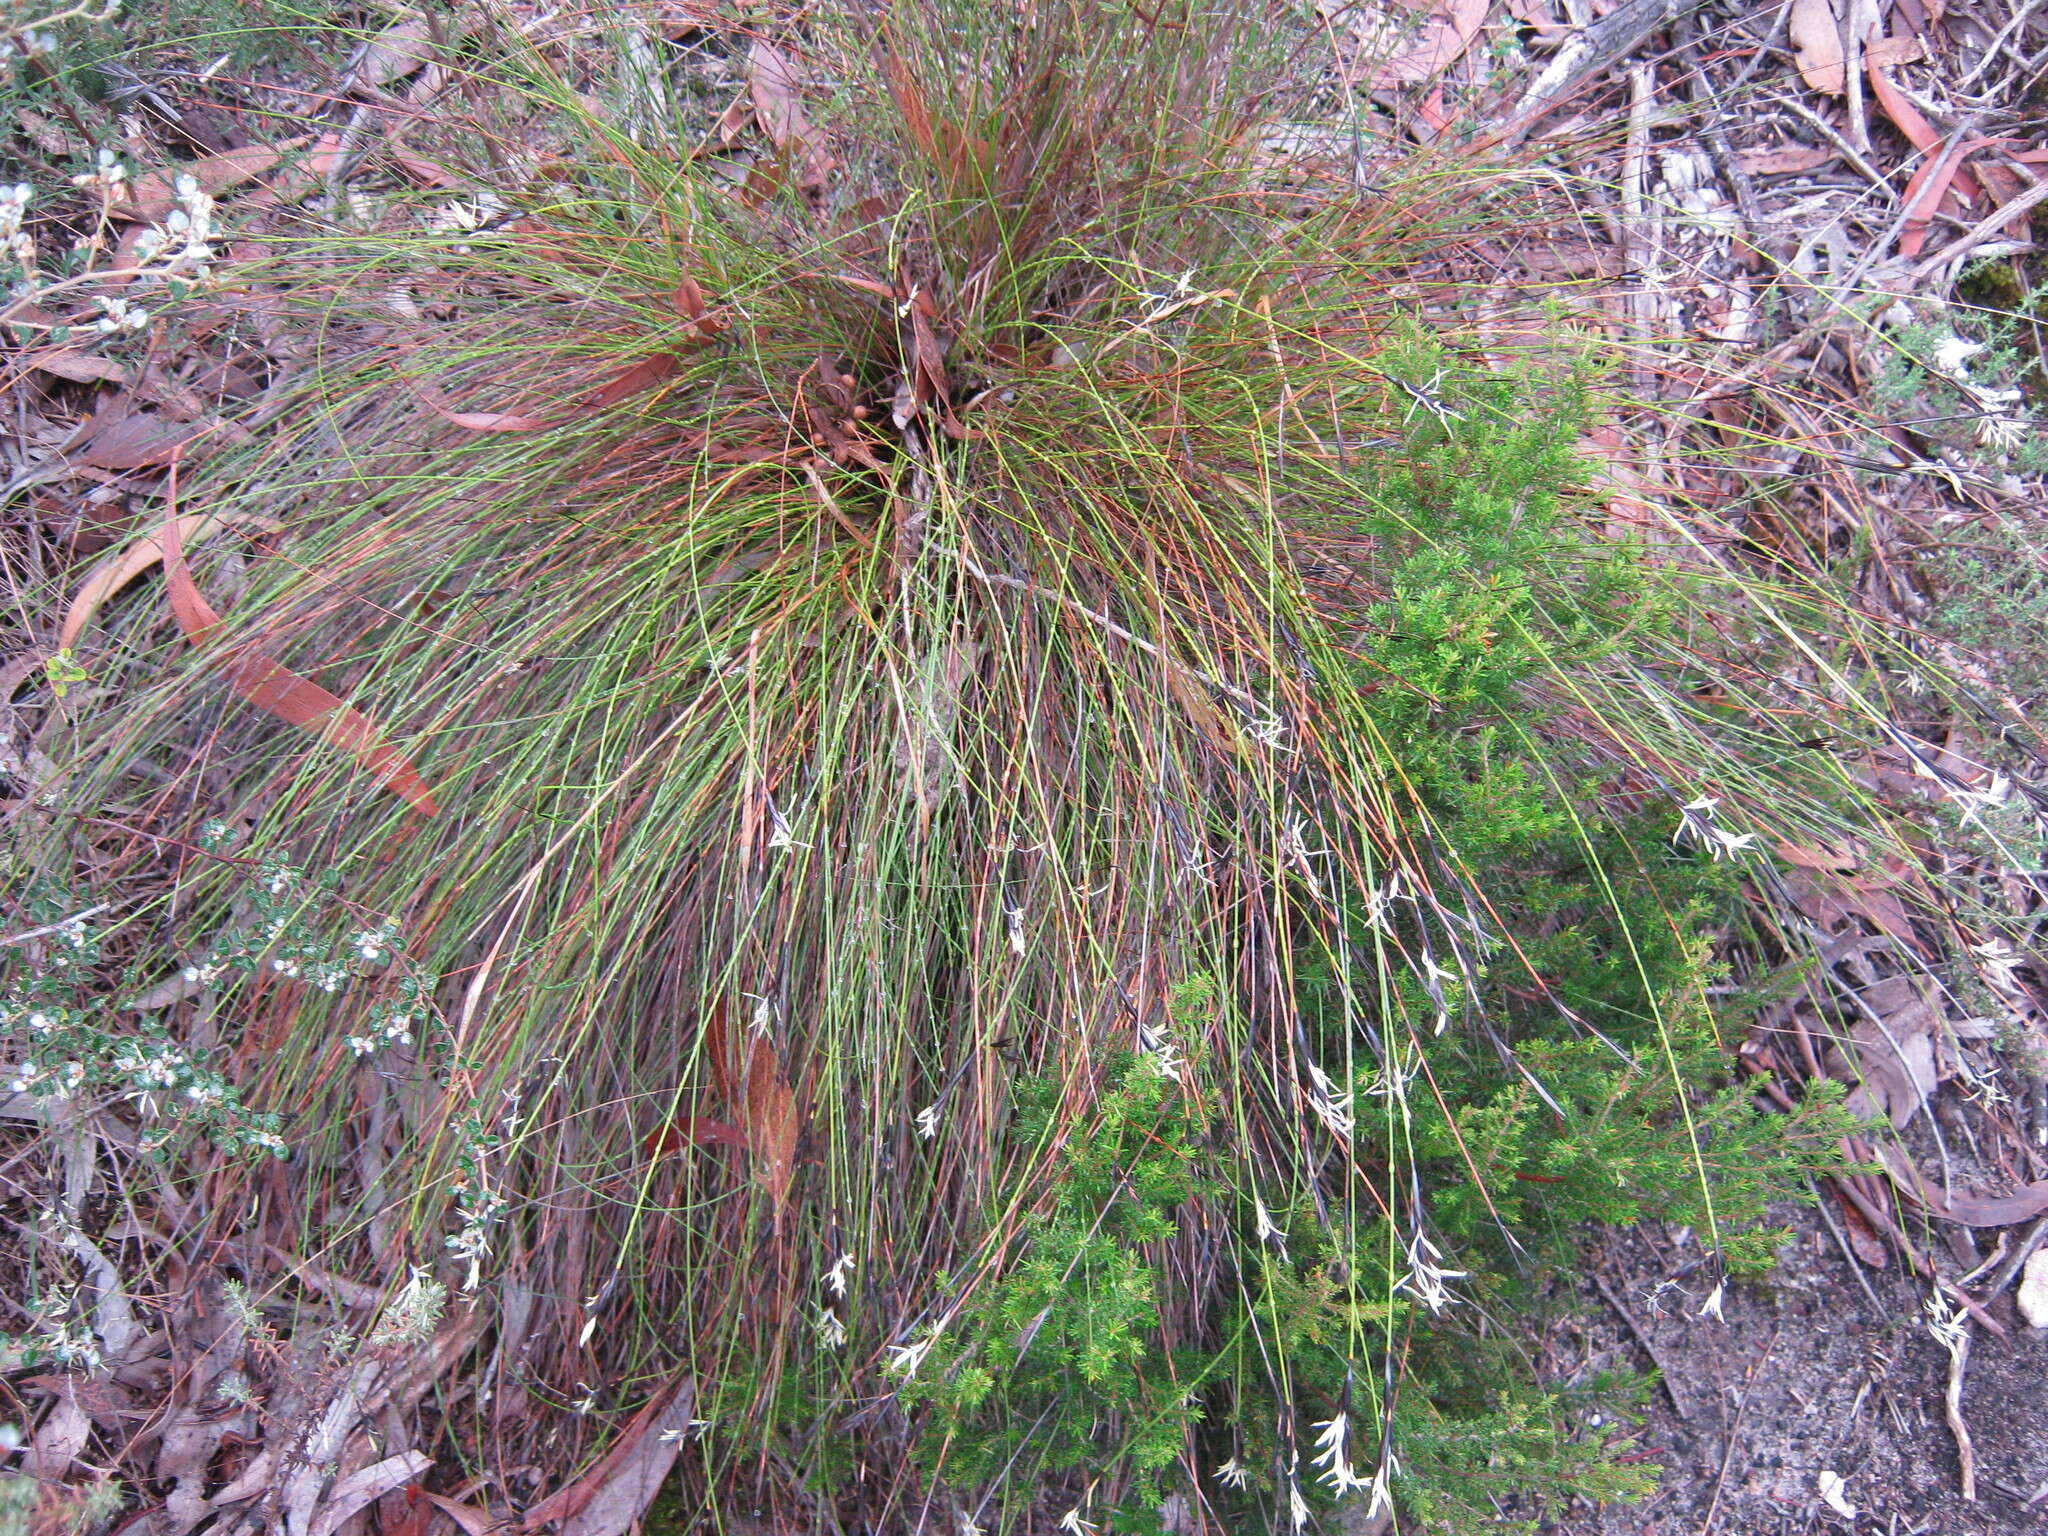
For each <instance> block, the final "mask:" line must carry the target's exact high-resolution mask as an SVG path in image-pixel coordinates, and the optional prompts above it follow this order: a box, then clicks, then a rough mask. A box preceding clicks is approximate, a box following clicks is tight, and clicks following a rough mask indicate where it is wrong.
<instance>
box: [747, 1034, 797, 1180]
mask: <svg viewBox="0 0 2048 1536" xmlns="http://www.w3.org/2000/svg"><path fill="white" fill-rule="evenodd" d="M796 1133H797V1113H796V1095H795V1094H794V1093H793V1092H791V1090H790V1086H789V1082H788V1080H787V1079H785V1078H784V1077H783V1075H782V1067H781V1064H780V1063H779V1062H777V1061H776V1059H775V1047H774V1046H773V1045H772V1044H770V1043H769V1041H768V1037H767V1036H765V1035H760V1036H756V1037H755V1040H754V1046H753V1050H752V1052H751V1053H750V1055H749V1057H748V1062H747V1142H748V1144H749V1145H750V1146H751V1147H752V1148H753V1152H754V1176H755V1177H756V1178H758V1179H759V1180H760V1181H761V1188H762V1189H763V1190H764V1191H765V1192H766V1193H767V1196H768V1203H769V1204H770V1205H771V1206H773V1207H774V1210H775V1214H776V1216H777V1218H778V1219H779V1218H780V1217H781V1215H782V1208H783V1205H784V1203H785V1202H786V1201H787V1200H788V1198H789V1183H790V1180H791V1178H792V1177H794V1175H795V1173H796Z"/></svg>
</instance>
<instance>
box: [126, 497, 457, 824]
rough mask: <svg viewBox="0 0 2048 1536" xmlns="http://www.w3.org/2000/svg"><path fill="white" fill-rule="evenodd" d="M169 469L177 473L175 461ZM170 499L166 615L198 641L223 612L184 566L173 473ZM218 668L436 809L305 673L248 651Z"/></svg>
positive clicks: (428, 809) (362, 721)
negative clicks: (201, 590)
mask: <svg viewBox="0 0 2048 1536" xmlns="http://www.w3.org/2000/svg"><path fill="white" fill-rule="evenodd" d="M172 472H173V476H174V477H175V474H176V461H175V459H174V460H173V463H172ZM169 500H170V507H171V510H170V513H169V515H168V516H167V517H166V518H165V521H164V531H163V537H162V545H163V563H164V581H165V583H166V585H167V587H168V590H169V593H170V600H171V615H172V617H173V618H175V619H176V620H177V621H178V628H179V629H181V630H183V631H184V633H185V638H186V639H188V640H190V641H191V642H192V643H193V644H194V645H203V644H205V643H206V642H207V641H208V640H209V639H210V638H212V636H213V634H214V632H215V631H216V630H217V629H219V627H220V622H221V618H220V615H219V614H218V613H216V612H215V611H214V608H213V605H212V604H210V603H208V602H207V600H206V598H205V597H204V596H203V595H201V593H200V591H199V587H198V585H197V583H195V582H194V581H193V579H192V572H191V569H190V568H189V567H188V566H187V565H186V564H185V548H184V544H183V542H182V540H181V538H180V534H181V532H182V529H181V528H180V526H179V525H180V523H181V522H182V519H181V518H180V517H179V516H178V515H177V512H176V507H177V486H176V483H175V478H174V480H173V484H172V487H171V495H170V498H169ZM222 670H223V672H224V673H225V675H226V677H227V680H228V685H229V686H230V687H231V688H233V689H234V690H235V692H236V693H238V694H240V695H241V696H242V698H244V699H245V700H247V701H248V702H249V703H251V704H254V705H255V706H256V707H257V708H258V709H260V710H263V711H264V712H265V713H266V714H272V715H275V716H277V718H278V719H280V720H282V721H284V722H285V723H286V724H287V725H296V726H298V727H299V728H300V729H302V730H307V731H311V732H312V733H313V734H314V735H316V736H318V737H319V738H320V739H321V740H322V741H325V742H328V743H331V744H332V745H334V746H337V747H340V748H341V749H342V750H343V751H345V752H348V753H350V754H352V755H353V756H354V757H355V758H356V760H357V761H358V762H360V763H361V764H362V765H363V766H364V767H365V768H366V769H368V770H369V772H370V776H371V777H372V778H374V779H375V780H376V781H377V782H378V783H379V784H381V785H383V786H384V788H386V789H388V790H390V791H391V792H392V793H393V794H395V795H398V796H400V797H402V798H403V799H404V800H405V801H406V803H407V804H409V805H411V806H412V807H413V809H415V810H417V811H418V812H420V814H421V815H424V816H433V815H437V814H439V811H440V807H439V806H437V805H436V804H435V803H434V797H433V795H432V794H431V793H429V791H428V789H427V785H426V781H425V780H424V779H422V778H421V777H420V775H419V772H418V770H417V769H415V768H414V767H413V765H412V764H411V763H409V762H408V761H406V759H405V757H404V756H403V755H402V754H401V753H400V752H399V751H398V750H397V748H395V747H393V746H392V745H391V744H390V743H388V742H386V741H385V740H384V739H383V737H382V735H381V734H380V733H379V732H378V730H377V727H376V726H375V725H374V724H373V723H371V721H370V719H369V717H368V716H366V715H364V714H362V713H361V712H360V711H358V710H355V709H351V708H350V707H349V706H348V705H347V704H346V703H344V702H343V701H342V700H341V699H340V698H339V697H337V696H336V695H334V694H332V693H329V692H328V691H327V690H326V689H325V688H322V687H321V686H320V685H319V684H318V683H316V682H314V681H313V680H312V679H311V678H306V677H301V676H299V674H298V673H296V672H294V671H292V670H291V668H289V667H287V666H285V665H284V664H283V663H282V662H278V661H273V660H272V659H271V658H270V657H268V656H265V655H263V654H262V653H261V652H260V651H254V650H245V651H242V652H241V653H240V654H238V655H232V656H229V657H228V658H227V659H226V660H225V661H224V662H223V664H222Z"/></svg>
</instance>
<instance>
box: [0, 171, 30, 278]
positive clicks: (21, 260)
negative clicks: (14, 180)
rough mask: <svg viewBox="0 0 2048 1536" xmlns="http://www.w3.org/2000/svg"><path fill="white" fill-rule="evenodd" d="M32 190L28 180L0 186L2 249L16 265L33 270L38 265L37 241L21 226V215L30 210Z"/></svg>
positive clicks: (0, 234) (0, 240)
mask: <svg viewBox="0 0 2048 1536" xmlns="http://www.w3.org/2000/svg"><path fill="white" fill-rule="evenodd" d="M32 191H33V189H32V188H30V186H29V185H28V183H27V182H21V183H18V184H17V185H15V186H11V187H0V249H4V250H5V251H6V252H7V258H8V260H10V261H12V262H13V263H14V264H15V265H16V266H18V267H21V268H23V269H24V270H26V271H31V272H32V271H34V270H35V265H36V242H35V238H34V237H33V236H32V235H30V234H29V233H28V231H27V230H25V229H23V228H22V227H21V216H22V215H23V214H24V213H25V212H27V211H28V200H29V197H30V196H31V195H32Z"/></svg>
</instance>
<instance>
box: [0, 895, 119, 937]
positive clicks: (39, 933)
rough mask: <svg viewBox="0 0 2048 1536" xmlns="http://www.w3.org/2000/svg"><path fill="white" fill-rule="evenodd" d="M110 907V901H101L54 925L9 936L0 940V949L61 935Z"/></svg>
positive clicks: (49, 924) (60, 919)
mask: <svg viewBox="0 0 2048 1536" xmlns="http://www.w3.org/2000/svg"><path fill="white" fill-rule="evenodd" d="M111 906H113V903H112V902H111V901H103V902H101V903H100V904H99V905H98V906H96V907H87V908H86V909H85V910H84V911H83V912H74V913H72V914H71V916H69V917H60V918H58V919H57V921H55V922H54V923H45V924H43V926H42V927H40V928H31V929H29V931H28V932H27V933H16V934H10V935H9V936H8V937H6V938H4V939H0V947H5V946H6V945H9V944H26V943H27V942H28V941H29V940H30V939H41V938H47V937H48V936H49V935H50V934H53V933H61V932H63V931H64V930H65V929H66V928H69V927H70V926H71V925H72V924H73V923H82V922H84V921H85V920H86V919H87V918H88V917H98V916H99V915H100V914H101V913H102V912H104V911H106V910H107V909H108V908H109V907H111Z"/></svg>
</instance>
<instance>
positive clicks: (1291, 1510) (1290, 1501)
mask: <svg viewBox="0 0 2048 1536" xmlns="http://www.w3.org/2000/svg"><path fill="white" fill-rule="evenodd" d="M1287 1516H1288V1518H1289V1519H1290V1520H1292V1521H1293V1522H1294V1528H1295V1529H1296V1530H1297V1531H1302V1530H1306V1529H1308V1500H1307V1499H1304V1498H1303V1497H1302V1496H1301V1485H1300V1484H1299V1483H1297V1482H1296V1481H1295V1480H1294V1479H1293V1478H1291V1477H1290V1478H1289V1479H1287Z"/></svg>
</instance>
